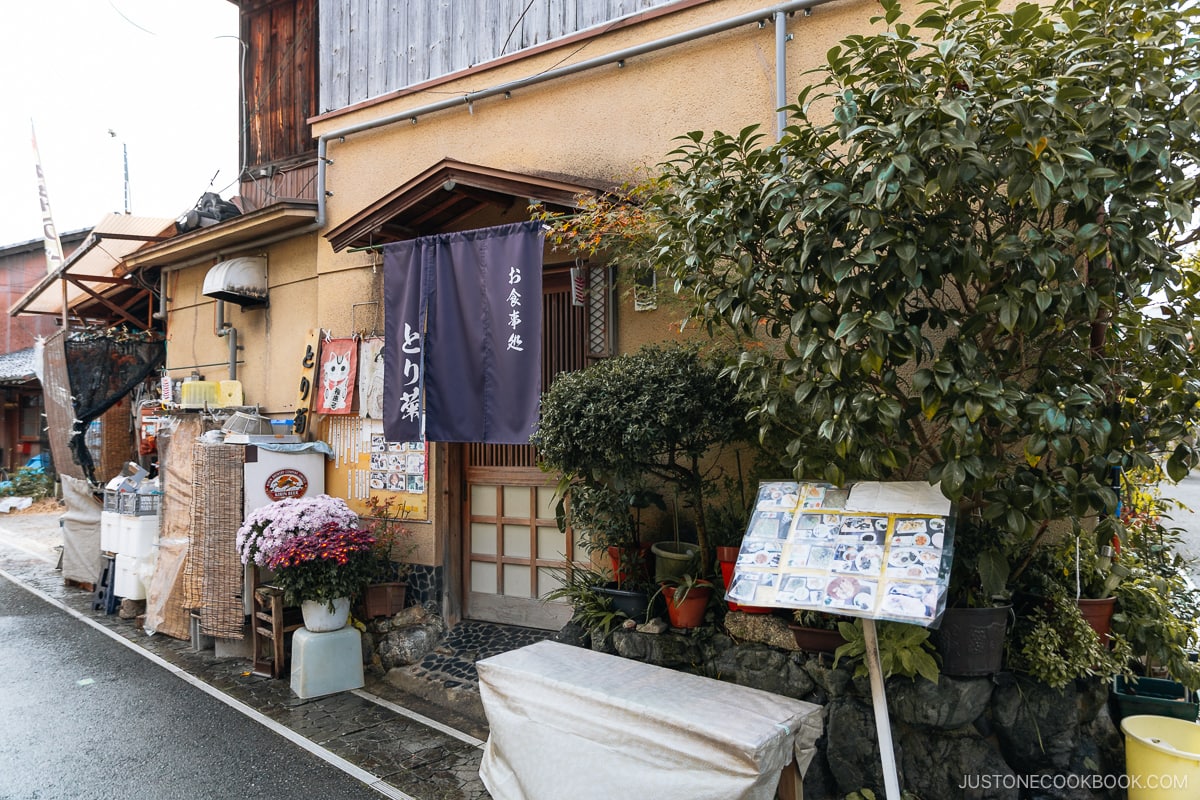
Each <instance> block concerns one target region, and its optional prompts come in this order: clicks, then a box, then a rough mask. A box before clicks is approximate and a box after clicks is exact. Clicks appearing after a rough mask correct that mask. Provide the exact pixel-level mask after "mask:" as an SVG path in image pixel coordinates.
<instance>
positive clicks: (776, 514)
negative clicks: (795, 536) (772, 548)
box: [746, 511, 792, 539]
mask: <svg viewBox="0 0 1200 800" xmlns="http://www.w3.org/2000/svg"><path fill="white" fill-rule="evenodd" d="M791 526H792V515H791V513H790V512H787V511H755V512H754V516H753V517H752V518H751V520H750V528H749V529H748V530H747V531H746V538H748V539H786V538H787V535H788V529H789V528H791Z"/></svg>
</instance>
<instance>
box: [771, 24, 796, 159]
mask: <svg viewBox="0 0 1200 800" xmlns="http://www.w3.org/2000/svg"><path fill="white" fill-rule="evenodd" d="M791 38H792V37H791V35H790V34H789V33H788V32H787V12H786V11H776V12H775V141H776V142H778V141H779V140H781V139H782V138H783V129H784V128H786V127H787V112H786V111H784V110H783V107H784V106H786V105H787V102H788V96H787V43H788V40H789V39H791Z"/></svg>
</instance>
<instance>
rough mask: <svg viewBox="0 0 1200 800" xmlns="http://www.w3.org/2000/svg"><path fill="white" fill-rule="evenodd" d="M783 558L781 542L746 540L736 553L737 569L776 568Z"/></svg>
mask: <svg viewBox="0 0 1200 800" xmlns="http://www.w3.org/2000/svg"><path fill="white" fill-rule="evenodd" d="M782 558H783V542H781V541H779V540H778V539H762V540H755V539H746V540H744V541H743V542H742V549H741V551H740V552H738V558H737V562H735V563H736V565H737V566H739V567H778V566H779V563H780V561H781V559H782Z"/></svg>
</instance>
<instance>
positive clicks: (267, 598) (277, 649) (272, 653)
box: [250, 584, 304, 678]
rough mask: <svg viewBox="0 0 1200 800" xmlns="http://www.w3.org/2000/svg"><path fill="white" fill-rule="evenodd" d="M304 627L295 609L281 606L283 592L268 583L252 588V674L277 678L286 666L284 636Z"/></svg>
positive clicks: (297, 610)
mask: <svg viewBox="0 0 1200 800" xmlns="http://www.w3.org/2000/svg"><path fill="white" fill-rule="evenodd" d="M302 627H304V620H303V619H302V618H301V616H300V609H299V608H284V607H283V590H282V589H280V588H279V587H278V586H271V585H270V584H259V585H257V586H255V587H254V618H253V619H251V620H250V633H251V647H252V649H253V653H254V667H253V669H252V672H253V673H254V674H255V675H262V676H264V677H268V678H278V677H279V676H280V675H282V674H283V668H284V665H285V664H286V663H287V641H286V639H287V636H288V634H290V633H292V632H293V631H295V630H298V629H299V628H302Z"/></svg>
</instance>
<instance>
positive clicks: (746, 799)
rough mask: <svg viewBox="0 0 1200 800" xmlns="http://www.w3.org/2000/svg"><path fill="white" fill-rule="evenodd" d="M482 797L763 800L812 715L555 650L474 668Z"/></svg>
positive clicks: (704, 683)
mask: <svg viewBox="0 0 1200 800" xmlns="http://www.w3.org/2000/svg"><path fill="white" fill-rule="evenodd" d="M476 667H477V669H478V671H479V692H480V695H481V697H482V700H483V708H484V711H485V712H486V714H487V718H488V725H489V727H490V733H489V736H488V741H487V747H486V748H485V750H484V755H483V762H482V764H481V765H480V769H479V775H480V777H481V778H482V779H483V784H484V786H485V787H486V788H487V790H488V792H489V793H491V796H492V798H493V799H494V800H563V798H570V799H571V800H612V798H616V797H648V798H653V800H673V799H674V798H679V799H680V800H704V799H705V798H710V799H711V800H770V798H772V797H773V796H774V793H775V787H776V785H777V784H778V782H779V773H780V771H781V770H782V769H783V767H784V766H786V765H787V764H788V763H789V762H790V761H791V760H792V758H793V755H795V757H796V760H797V763H798V764H799V766H800V768H801V771H803V770H804V769H805V768H807V766H808V764H809V762H810V761H811V760H812V756H813V753H814V752H815V751H814V747H815V744H816V740H817V739H818V738H819V737H820V735H821V727H822V726H821V707H820V706H818V705H814V704H812V703H805V702H802V701H799V700H793V699H792V698H790V697H782V696H780V695H775V694H771V693H769V692H764V691H761V690H758V689H750V688H747V687H745V686H738V685H737V684H733V683H727V682H724V681H717V680H713V679H711V678H704V677H701V676H698V675H692V674H689V673H684V672H677V671H675V670H670V669H664V668H662V667H656V666H652V665H649V664H643V663H641V662H638V661H631V660H629V659H625V658H620V657H617V656H610V655H605V654H603V653H597V652H594V651H592V650H586V649H583V648H580V647H571V646H569V645H564V644H559V643H557V642H549V641H545V642H539V643H537V644H534V645H530V646H528V647H522V648H520V649H519V650H513V651H510V652H507V653H503V654H501V655H498V656H494V657H492V658H488V659H484V660H482V661H480V662H478V663H477V665H476Z"/></svg>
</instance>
